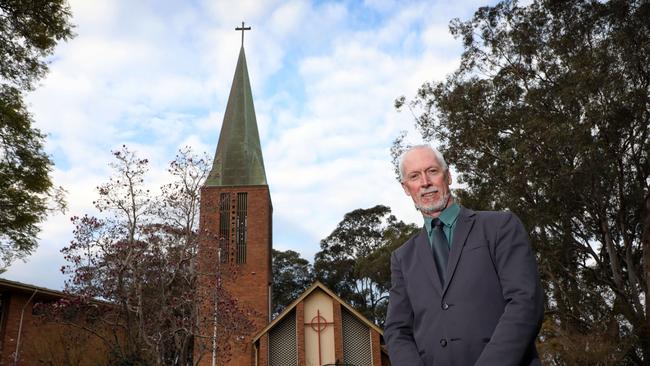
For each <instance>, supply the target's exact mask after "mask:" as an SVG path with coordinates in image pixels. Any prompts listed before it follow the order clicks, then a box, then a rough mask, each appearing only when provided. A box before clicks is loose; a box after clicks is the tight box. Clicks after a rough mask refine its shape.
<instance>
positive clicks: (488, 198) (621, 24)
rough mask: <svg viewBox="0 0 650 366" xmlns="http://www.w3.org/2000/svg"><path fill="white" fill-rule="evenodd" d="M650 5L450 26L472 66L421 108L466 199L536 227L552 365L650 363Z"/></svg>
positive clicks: (619, 4)
mask: <svg viewBox="0 0 650 366" xmlns="http://www.w3.org/2000/svg"><path fill="white" fill-rule="evenodd" d="M648 19H650V3H648V2H645V1H633V0H629V1H624V0H615V1H607V2H603V1H596V0H593V1H586V0H584V1H579V0H572V1H550V0H549V1H541V0H537V1H533V2H532V4H530V5H529V6H526V7H520V6H518V4H517V2H516V1H503V2H501V3H499V4H497V5H496V6H493V7H484V8H480V9H479V10H478V11H477V12H476V13H475V15H474V17H473V18H472V19H471V20H468V21H465V22H461V21H459V20H454V21H452V23H451V27H450V28H451V32H452V33H453V34H454V35H455V36H456V37H458V38H461V39H462V41H463V46H464V52H463V55H462V59H461V64H460V67H459V69H458V70H457V71H456V72H454V73H453V74H452V75H450V76H449V77H448V78H447V80H445V81H443V82H439V83H425V84H424V85H422V87H421V88H420V89H419V90H418V93H417V95H416V97H415V98H414V99H413V100H412V101H411V102H410V103H408V104H406V100H405V98H404V97H402V98H399V99H398V100H397V101H396V105H397V107H398V108H399V107H402V106H404V105H408V106H409V108H411V109H412V110H414V111H417V114H418V116H417V118H416V124H417V126H418V128H419V130H420V132H421V133H422V135H423V137H424V138H426V139H436V140H438V141H439V142H440V143H441V145H442V150H443V153H444V154H445V156H446V158H447V159H448V160H449V162H450V163H452V164H453V165H454V166H455V169H456V170H457V171H458V172H459V173H460V182H461V183H462V184H463V186H464V188H463V189H459V190H457V192H456V195H457V196H458V197H459V198H460V200H461V202H462V203H463V204H465V205H467V206H471V207H473V208H477V209H510V210H512V211H514V212H515V213H517V214H518V215H519V216H520V217H521V219H522V220H523V221H524V223H525V224H526V227H527V228H528V229H529V232H530V237H531V240H532V244H533V247H534V249H535V251H536V252H537V254H538V257H537V258H538V262H539V266H540V270H541V274H542V281H543V285H544V288H545V292H546V309H547V313H546V321H545V323H544V327H543V329H542V333H541V336H540V350H541V351H542V353H543V359H544V363H548V364H636V365H642V364H648V362H650V313H649V311H650V310H649V309H650V306H649V305H650V304H648V295H649V294H650V288H649V286H650V215H649V213H650V160H649V152H650V104H649V103H648V100H650V22H648Z"/></svg>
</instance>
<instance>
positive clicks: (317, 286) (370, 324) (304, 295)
mask: <svg viewBox="0 0 650 366" xmlns="http://www.w3.org/2000/svg"><path fill="white" fill-rule="evenodd" d="M316 289H320V290H322V291H323V292H325V293H326V294H327V295H329V296H330V297H331V298H333V299H334V300H335V301H337V302H339V303H340V304H341V305H342V306H343V307H344V308H345V309H347V310H348V311H349V312H350V313H352V314H354V316H355V317H357V319H359V320H361V322H363V323H364V324H366V325H367V326H368V327H369V328H371V329H374V330H375V331H376V332H377V333H379V334H380V335H384V331H383V330H381V328H379V327H378V326H377V325H375V323H373V322H371V321H370V320H368V319H367V318H366V317H365V316H363V315H362V314H361V313H359V312H358V311H356V310H355V309H354V308H353V307H352V306H350V305H349V304H348V303H346V302H345V301H344V300H343V299H341V298H340V297H338V296H337V295H336V294H335V293H334V292H332V290H330V289H329V288H327V286H325V285H324V284H322V283H321V282H320V281H316V282H314V283H313V284H312V285H311V287H309V288H308V289H307V290H305V292H303V293H302V295H300V297H298V298H297V299H296V300H294V301H293V302H292V303H291V305H289V306H287V307H286V308H285V309H284V310H283V311H282V312H281V313H280V315H278V316H276V317H275V319H273V321H271V322H270V323H269V324H268V325H267V326H266V327H265V328H264V329H262V330H261V331H259V332H258V333H257V334H256V335H255V336H254V337H253V342H252V343H255V342H257V340H258V339H260V338H261V337H262V336H263V335H264V334H265V333H266V332H268V331H269V330H271V328H273V327H274V326H275V325H276V324H277V323H279V322H280V320H282V318H284V317H285V316H286V315H287V314H289V313H290V312H291V310H293V308H295V307H296V305H298V304H299V303H300V302H301V301H303V300H304V299H305V298H307V296H309V295H310V294H311V293H312V292H314V291H315V290H316Z"/></svg>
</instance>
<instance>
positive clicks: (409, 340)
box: [384, 253, 424, 366]
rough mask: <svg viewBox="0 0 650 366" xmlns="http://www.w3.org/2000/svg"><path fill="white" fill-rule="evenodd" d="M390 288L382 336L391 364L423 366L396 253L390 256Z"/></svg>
mask: <svg viewBox="0 0 650 366" xmlns="http://www.w3.org/2000/svg"><path fill="white" fill-rule="evenodd" d="M390 271H391V288H390V296H389V300H388V314H387V315H386V323H385V324H384V336H385V338H386V345H387V347H388V355H389V356H390V362H391V365H393V366H418V365H419V366H424V363H423V362H422V359H421V358H420V355H419V353H418V349H417V347H416V345H415V340H414V339H413V308H412V307H411V302H410V300H409V297H408V294H407V292H406V284H405V282H404V277H403V275H402V269H401V265H400V263H399V259H398V258H397V255H396V254H395V253H393V254H392V255H391V258H390Z"/></svg>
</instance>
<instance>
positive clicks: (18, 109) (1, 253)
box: [0, 0, 72, 268]
mask: <svg viewBox="0 0 650 366" xmlns="http://www.w3.org/2000/svg"><path fill="white" fill-rule="evenodd" d="M70 17H71V15H70V10H69V8H68V6H67V2H66V1H65V0H40V1H25V0H0V40H1V41H0V268H5V267H6V266H8V265H9V264H11V262H12V261H13V260H14V259H15V258H22V257H25V256H26V255H29V254H30V253H31V252H32V251H33V250H34V248H35V247H36V246H37V237H36V236H37V234H38V232H39V228H38V226H37V224H38V223H39V222H41V221H42V220H43V219H44V218H45V216H46V215H47V213H48V209H49V208H50V207H49V204H50V202H54V203H56V204H58V205H59V206H60V207H63V205H62V204H63V200H62V196H61V194H62V192H63V191H62V190H61V189H56V188H55V187H54V186H53V184H52V181H51V178H50V171H51V169H52V165H53V163H52V160H51V159H50V158H49V157H48V156H47V154H46V153H45V152H44V150H43V144H44V139H45V136H44V135H43V134H42V133H41V132H40V131H39V130H38V129H36V128H34V127H33V126H32V125H33V120H32V117H31V115H30V114H29V112H28V111H27V108H26V107H25V104H24V102H23V92H24V91H30V90H33V88H34V84H35V83H36V82H37V81H38V80H39V79H41V78H42V77H43V76H44V75H45V73H46V72H47V65H46V63H45V61H44V59H45V57H46V56H48V55H50V54H51V53H52V52H53V50H54V47H55V46H56V44H57V43H58V42H59V41H61V40H68V39H70V38H71V37H72V26H71V24H70V23H69V21H70Z"/></svg>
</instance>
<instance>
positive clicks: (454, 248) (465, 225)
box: [434, 207, 474, 295]
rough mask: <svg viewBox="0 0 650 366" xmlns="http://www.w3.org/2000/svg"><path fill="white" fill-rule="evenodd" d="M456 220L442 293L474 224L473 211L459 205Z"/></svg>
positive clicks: (446, 286)
mask: <svg viewBox="0 0 650 366" xmlns="http://www.w3.org/2000/svg"><path fill="white" fill-rule="evenodd" d="M457 220H458V221H457V222H456V227H455V229H454V236H453V242H452V244H451V250H450V252H449V262H447V272H446V277H447V283H445V286H444V289H443V290H442V293H443V295H444V293H445V292H446V291H447V288H448V287H449V283H451V281H452V280H453V276H454V272H455V271H456V266H458V261H459V260H460V254H461V253H462V252H463V247H464V246H465V242H466V241H467V236H468V235H469V232H470V230H471V229H472V225H474V211H472V210H469V209H466V208H464V207H461V209H460V213H459V214H458V219H457ZM434 272H435V271H434ZM437 277H438V275H437V274H436V278H437Z"/></svg>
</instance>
